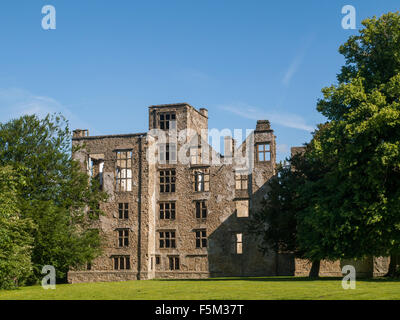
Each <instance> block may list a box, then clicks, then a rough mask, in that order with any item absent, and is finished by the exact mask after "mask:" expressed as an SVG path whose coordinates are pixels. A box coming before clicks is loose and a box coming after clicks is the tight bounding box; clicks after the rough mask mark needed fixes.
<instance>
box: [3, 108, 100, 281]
mask: <svg viewBox="0 0 400 320" xmlns="http://www.w3.org/2000/svg"><path fill="white" fill-rule="evenodd" d="M74 151H75V150H72V146H71V132H70V130H69V127H68V122H67V121H66V120H65V119H64V118H63V117H62V116H61V115H48V116H46V117H45V118H43V119H39V118H38V117H37V116H35V115H29V116H28V115H27V116H23V117H21V118H19V119H14V120H11V121H9V122H7V123H3V124H0V166H5V165H15V166H21V167H23V168H25V170H26V175H25V183H24V184H23V185H22V186H21V188H20V190H19V192H20V194H21V199H20V200H19V210H20V212H21V216H22V217H23V218H26V219H27V218H29V219H32V220H33V221H34V222H35V224H36V225H37V228H36V230H35V232H33V233H32V235H33V237H34V246H33V251H32V262H33V267H34V275H35V277H36V278H40V277H42V275H41V269H42V267H43V265H53V266H54V267H56V272H57V277H58V278H65V276H66V273H67V271H68V269H69V267H80V266H82V265H83V264H85V263H86V262H89V261H91V260H92V259H93V258H94V257H96V256H97V255H98V254H99V248H100V238H99V234H98V233H96V232H93V231H92V230H90V229H89V224H88V219H87V215H86V211H87V210H86V209H87V207H88V206H89V205H92V206H93V207H94V208H95V209H96V204H97V203H99V202H101V201H104V200H106V197H107V196H106V194H105V193H103V192H101V191H99V188H98V183H97V182H96V181H95V180H90V179H89V178H88V176H87V174H86V173H85V172H82V170H81V167H80V165H79V163H78V162H77V161H75V160H74V159H73V158H72V153H73V152H74Z"/></svg>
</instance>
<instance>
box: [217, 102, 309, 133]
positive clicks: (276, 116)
mask: <svg viewBox="0 0 400 320" xmlns="http://www.w3.org/2000/svg"><path fill="white" fill-rule="evenodd" d="M220 108H221V109H223V110H225V111H229V112H232V113H233V114H236V115H238V116H241V117H243V118H246V119H251V120H269V121H270V122H271V124H272V125H274V124H278V125H281V126H284V127H288V128H293V129H299V130H304V131H308V132H312V131H314V130H315V128H314V127H312V126H310V125H307V124H306V122H305V120H304V119H303V118H302V117H301V116H299V115H296V114H293V113H285V112H279V113H278V112H267V111H263V110H261V109H259V108H256V107H252V106H248V105H244V104H240V105H225V106H220Z"/></svg>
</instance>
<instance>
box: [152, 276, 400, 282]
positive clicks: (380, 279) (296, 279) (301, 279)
mask: <svg viewBox="0 0 400 320" xmlns="http://www.w3.org/2000/svg"><path fill="white" fill-rule="evenodd" d="M154 280H156V281H194V282H201V281H263V282H282V281H287V282H312V281H342V280H343V278H341V277H319V278H309V277H279V276H278V277H231V278H230V277H228V278H207V279H154ZM357 281H363V282H400V279H399V278H384V277H377V278H359V279H357Z"/></svg>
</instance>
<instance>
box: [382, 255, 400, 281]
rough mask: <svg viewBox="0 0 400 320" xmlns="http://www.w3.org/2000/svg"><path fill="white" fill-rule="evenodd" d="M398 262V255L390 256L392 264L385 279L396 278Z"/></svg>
mask: <svg viewBox="0 0 400 320" xmlns="http://www.w3.org/2000/svg"><path fill="white" fill-rule="evenodd" d="M398 262H399V259H398V256H397V255H396V254H391V255H390V263H389V270H388V272H387V273H386V274H385V277H394V276H396V271H397V267H398Z"/></svg>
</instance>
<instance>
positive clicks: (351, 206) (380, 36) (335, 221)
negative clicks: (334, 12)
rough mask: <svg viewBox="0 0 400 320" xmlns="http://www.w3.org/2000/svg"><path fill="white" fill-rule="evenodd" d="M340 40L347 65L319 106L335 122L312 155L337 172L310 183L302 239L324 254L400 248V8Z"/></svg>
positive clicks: (303, 244) (348, 254)
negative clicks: (316, 236) (317, 233)
mask: <svg viewBox="0 0 400 320" xmlns="http://www.w3.org/2000/svg"><path fill="white" fill-rule="evenodd" d="M362 24H363V26H364V28H363V29H361V30H360V33H359V35H356V36H352V37H350V38H349V40H348V41H347V42H346V43H345V44H344V45H342V46H341V47H340V49H339V51H340V53H342V54H343V55H344V57H345V66H344V67H343V68H342V70H341V72H340V74H339V75H338V77H337V79H338V83H337V84H334V85H332V86H330V87H327V88H324V89H323V90H322V92H323V95H324V97H323V99H321V100H320V101H319V102H318V105H317V109H318V111H320V112H321V113H322V114H323V115H325V116H326V117H327V118H328V123H327V124H326V126H325V127H324V129H323V130H321V132H319V133H318V134H317V136H315V137H314V139H313V142H312V144H313V146H312V153H311V156H312V157H314V158H318V159H320V161H321V162H325V163H328V164H329V166H330V169H329V172H328V173H327V174H326V175H325V176H324V177H323V178H322V179H320V180H318V181H315V182H313V183H310V184H308V185H307V186H306V192H313V193H314V197H313V201H312V202H311V203H310V206H308V207H307V208H306V210H303V211H302V213H301V214H302V221H303V222H304V224H303V225H302V226H300V227H301V228H304V230H306V229H308V230H320V231H321V232H322V233H323V234H324V238H323V239H322V241H320V239H314V238H312V235H313V233H311V234H310V235H308V236H307V235H306V233H305V232H301V235H303V236H304V237H302V238H301V239H300V247H301V248H302V249H304V250H306V251H307V253H308V255H309V256H313V257H319V258H329V259H338V258H362V257H364V256H368V255H388V254H390V255H392V259H391V260H392V266H391V270H392V271H393V270H395V269H396V267H397V266H396V265H393V263H394V264H395V261H396V260H397V259H396V258H395V257H396V255H398V254H399V253H400V210H399V209H400V15H399V13H388V14H385V15H382V16H381V17H380V18H376V17H373V18H371V19H366V20H364V21H363V22H362Z"/></svg>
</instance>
